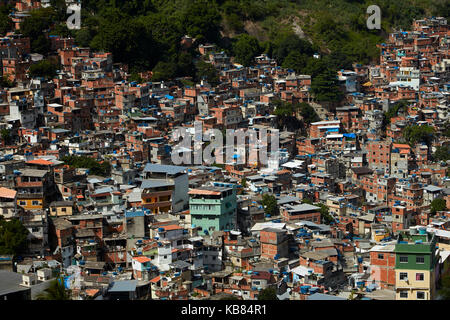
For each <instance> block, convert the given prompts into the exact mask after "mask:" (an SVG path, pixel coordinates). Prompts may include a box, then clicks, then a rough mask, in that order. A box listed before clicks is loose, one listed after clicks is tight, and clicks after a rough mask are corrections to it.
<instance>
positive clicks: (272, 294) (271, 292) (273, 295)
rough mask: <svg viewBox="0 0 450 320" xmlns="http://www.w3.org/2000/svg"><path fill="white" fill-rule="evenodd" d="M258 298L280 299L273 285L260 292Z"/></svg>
mask: <svg viewBox="0 0 450 320" xmlns="http://www.w3.org/2000/svg"><path fill="white" fill-rule="evenodd" d="M258 300H278V297H277V291H276V289H275V288H273V287H267V288H265V289H263V290H261V292H260V293H259V294H258Z"/></svg>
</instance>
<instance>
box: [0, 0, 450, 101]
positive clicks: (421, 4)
mask: <svg viewBox="0 0 450 320" xmlns="http://www.w3.org/2000/svg"><path fill="white" fill-rule="evenodd" d="M51 3H52V5H53V7H52V8H46V9H40V10H36V11H33V12H32V14H31V17H29V18H27V19H26V20H25V21H24V22H23V25H22V31H21V32H22V33H23V34H24V35H26V36H29V37H31V39H32V43H31V46H32V50H33V51H34V52H39V53H44V54H45V53H47V52H48V49H49V41H48V40H47V39H46V38H45V36H44V33H43V32H44V31H47V32H48V33H49V34H53V35H63V36H66V35H72V36H74V37H75V39H76V42H77V44H79V45H80V46H90V47H92V48H94V49H97V50H105V51H111V52H112V53H113V54H114V58H115V61H117V62H124V63H127V64H129V65H130V67H131V71H132V72H133V73H134V74H136V72H138V71H143V70H153V71H154V72H155V76H154V79H155V80H165V79H170V78H174V77H184V76H192V77H193V79H194V80H198V79H202V78H213V80H212V81H214V78H215V76H214V74H213V73H212V72H211V70H204V66H203V65H202V64H201V63H199V61H200V60H199V59H198V57H197V54H196V52H195V45H198V44H201V43H207V42H209V43H215V44H217V45H218V47H219V48H220V49H223V50H225V51H226V52H227V53H229V54H230V55H232V56H235V58H236V61H237V62H239V63H242V64H244V65H249V64H251V62H252V59H253V57H254V56H255V55H257V54H260V53H267V54H268V55H269V56H271V57H273V58H275V59H277V61H278V63H279V64H280V65H282V66H283V67H286V68H290V69H293V70H295V71H296V72H300V73H304V74H313V90H314V93H315V94H317V96H318V99H319V100H323V101H329V102H333V101H336V100H337V99H339V98H340V96H339V93H338V92H337V91H336V87H335V86H334V82H335V72H336V70H338V69H340V68H349V67H350V66H351V63H353V62H358V63H368V62H370V61H373V60H375V59H376V58H377V57H378V55H379V52H378V49H377V48H376V46H375V45H376V44H377V43H380V42H383V38H384V36H385V35H386V34H387V33H388V32H389V31H392V29H393V28H397V29H398V28H403V29H405V28H409V27H410V26H411V22H412V21H413V19H414V18H422V17H424V16H427V15H429V16H430V15H443V16H445V17H447V18H448V17H449V6H447V5H446V1H445V0H397V1H389V0H305V1H299V0H215V1H214V0H211V1H207V0H171V1H167V0H144V1H141V0H95V1H94V0H84V1H83V3H82V29H81V30H77V31H69V30H68V29H67V27H66V25H65V21H66V19H67V13H66V11H65V3H64V0H52V1H51ZM372 4H377V5H379V6H380V8H381V12H382V30H368V29H367V27H366V19H367V17H368V15H367V14H366V9H367V7H368V6H369V5H372ZM8 12H9V11H8V9H4V10H3V9H2V10H0V21H1V22H0V33H5V31H6V30H7V29H9V27H8V26H10V24H9V23H10V21H9V19H8V18H7V13H8ZM184 35H189V36H191V37H193V38H195V39H196V42H195V45H194V47H192V48H186V47H183V46H182V44H181V41H180V40H181V38H182V37H183V36H184ZM314 53H319V54H320V59H316V58H313V54H314ZM205 71H206V73H207V74H206V75H205ZM314 78H317V79H314ZM326 85H332V88H331V90H329V92H324V91H323V90H322V88H323V87H324V86H326Z"/></svg>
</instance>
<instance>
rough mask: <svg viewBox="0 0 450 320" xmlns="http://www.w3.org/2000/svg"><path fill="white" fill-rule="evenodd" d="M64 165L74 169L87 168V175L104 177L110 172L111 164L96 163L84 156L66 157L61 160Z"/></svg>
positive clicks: (104, 162) (106, 162)
mask: <svg viewBox="0 0 450 320" xmlns="http://www.w3.org/2000/svg"><path fill="white" fill-rule="evenodd" d="M62 161H64V164H67V165H69V166H71V167H75V168H87V169H89V174H92V175H98V176H102V177H106V176H108V175H109V174H110V172H111V164H110V163H109V162H108V161H103V162H101V163H100V162H98V161H97V160H95V159H93V158H90V157H86V156H73V155H72V156H66V157H63V158H62Z"/></svg>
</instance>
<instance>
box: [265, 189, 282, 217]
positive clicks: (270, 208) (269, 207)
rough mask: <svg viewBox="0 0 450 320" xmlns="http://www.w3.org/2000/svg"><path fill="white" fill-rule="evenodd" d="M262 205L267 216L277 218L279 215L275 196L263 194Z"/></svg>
mask: <svg viewBox="0 0 450 320" xmlns="http://www.w3.org/2000/svg"><path fill="white" fill-rule="evenodd" d="M261 203H262V205H263V207H264V212H265V213H266V214H270V215H271V216H276V215H278V214H279V208H278V203H277V199H276V198H275V196H274V195H272V194H267V193H265V194H263V196H262V202H261Z"/></svg>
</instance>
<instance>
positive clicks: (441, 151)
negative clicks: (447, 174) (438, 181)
mask: <svg viewBox="0 0 450 320" xmlns="http://www.w3.org/2000/svg"><path fill="white" fill-rule="evenodd" d="M433 157H434V159H435V160H437V161H448V160H450V147H449V146H439V147H437V148H436V151H435V152H434V155H433Z"/></svg>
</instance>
